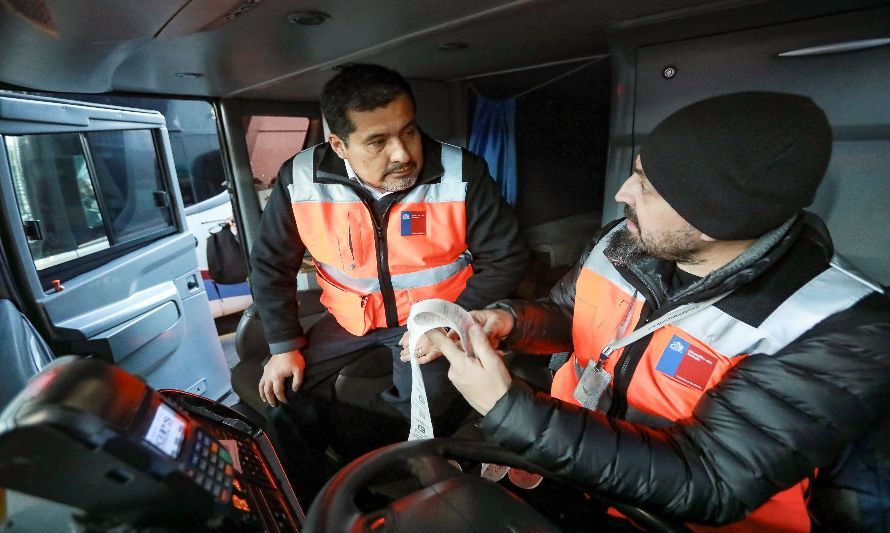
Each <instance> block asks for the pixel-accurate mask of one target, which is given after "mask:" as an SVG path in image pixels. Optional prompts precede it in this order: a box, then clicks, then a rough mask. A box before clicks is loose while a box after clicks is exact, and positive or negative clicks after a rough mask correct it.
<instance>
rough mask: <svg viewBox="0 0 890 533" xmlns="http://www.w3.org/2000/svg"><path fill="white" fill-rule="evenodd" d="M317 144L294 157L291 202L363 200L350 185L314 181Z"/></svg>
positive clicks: (289, 189) (289, 187)
mask: <svg viewBox="0 0 890 533" xmlns="http://www.w3.org/2000/svg"><path fill="white" fill-rule="evenodd" d="M316 148H317V146H314V147H312V148H307V149H305V150H303V151H302V152H300V153H299V154H297V155H296V157H294V160H293V164H292V165H291V174H292V175H293V183H291V184H290V185H288V186H287V192H288V194H289V195H290V201H291V203H300V202H325V203H348V202H361V198H359V197H358V195H357V194H355V191H353V190H352V189H351V188H349V187H345V186H343V185H337V184H330V183H313V180H312V173H313V169H312V167H313V164H312V163H313V158H314V154H315V149H316Z"/></svg>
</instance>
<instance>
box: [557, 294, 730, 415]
mask: <svg viewBox="0 0 890 533" xmlns="http://www.w3.org/2000/svg"><path fill="white" fill-rule="evenodd" d="M730 292H731V291H730ZM728 295H729V292H725V293H723V294H720V295H718V296H714V297H713V298H710V299H707V300H704V301H701V302H696V303H690V304H686V305H681V306H680V307H677V308H676V309H674V310H673V311H671V312H670V313H667V314H665V315H664V316H662V317H661V318H659V319H658V320H654V321H652V322H649V323H648V324H646V325H644V326H643V327H641V328H639V329H637V330H636V331H634V332H632V333H630V334H628V335H625V336H623V337H619V338H616V339H615V340H614V341H612V342H610V343H609V344H607V345H606V347H605V348H603V351H602V353H600V356H599V358H598V359H597V361H596V363H594V364H588V365H587V366H586V367H585V368H584V369H583V370H581V365H580V364H579V363H578V359H577V356H575V357H573V359H574V361H573V363H574V365H575V374H576V375H577V376H578V384H577V385H576V386H575V390H574V391H572V396H574V397H575V399H576V400H578V403H580V404H581V405H582V406H583V407H584V408H585V409H590V410H591V411H592V410H595V409H596V408H597V406H598V405H599V403H600V398H602V396H603V393H604V392H605V391H606V387H608V386H609V383H611V382H612V374H610V373H609V372H607V371H606V369H605V368H604V366H605V365H606V361H608V360H609V355H611V353H612V352H614V351H615V350H617V349H618V348H623V347H625V346H627V345H628V344H631V343H634V342H636V341H638V340H640V339H642V338H643V337H645V336H646V335H648V334H650V333H652V332H653V331H655V330H656V329H658V328H660V327H661V326H664V325H665V324H668V323H670V322H674V321H677V320H681V319H683V318H686V317H689V316H692V315H694V314H695V313H697V312H699V311H701V310H702V309H705V308H707V307H710V306H711V305H713V304H715V303H717V301H719V300H721V299H723V298H725V297H726V296H728ZM634 298H636V295H634ZM632 310H633V305H631V306H630V308H629V309H628V311H627V316H625V318H624V322H623V323H622V324H621V326H619V327H618V330H619V332H620V331H627V326H628V324H629V322H630V318H631V315H632V314H633V313H632Z"/></svg>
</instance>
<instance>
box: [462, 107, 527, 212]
mask: <svg viewBox="0 0 890 533" xmlns="http://www.w3.org/2000/svg"><path fill="white" fill-rule="evenodd" d="M469 148H470V151H471V152H473V153H475V154H478V155H480V156H482V157H484V158H485V161H486V162H487V163H488V170H489V171H490V172H491V175H492V177H494V179H495V181H496V182H497V183H498V184H499V185H500V187H501V194H502V195H503V196H504V199H506V200H507V202H508V203H509V204H510V205H516V99H515V98H508V99H506V100H490V99H488V98H485V97H483V96H479V97H478V98H477V100H476V112H475V114H474V115H473V130H472V131H471V132H470V146H469Z"/></svg>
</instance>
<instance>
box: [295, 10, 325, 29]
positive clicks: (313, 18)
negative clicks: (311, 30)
mask: <svg viewBox="0 0 890 533" xmlns="http://www.w3.org/2000/svg"><path fill="white" fill-rule="evenodd" d="M329 18H331V16H330V15H328V14H327V13H322V12H321V11H298V12H297V13H291V14H290V15H288V16H287V21H288V22H290V23H291V24H302V25H303V26H318V25H319V24H321V23H323V22H324V21H326V20H328V19H329Z"/></svg>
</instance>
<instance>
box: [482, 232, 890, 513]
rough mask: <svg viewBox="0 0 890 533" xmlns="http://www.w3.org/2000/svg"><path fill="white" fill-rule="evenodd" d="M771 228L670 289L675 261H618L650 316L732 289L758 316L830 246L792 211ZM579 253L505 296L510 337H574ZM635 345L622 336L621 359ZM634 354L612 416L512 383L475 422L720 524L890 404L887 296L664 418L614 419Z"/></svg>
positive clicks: (561, 463)
mask: <svg viewBox="0 0 890 533" xmlns="http://www.w3.org/2000/svg"><path fill="white" fill-rule="evenodd" d="M608 229H609V228H605V230H608ZM605 230H604V231H603V232H601V234H600V235H599V236H597V239H599V238H600V237H601V236H602V235H604V234H605V232H606V231H605ZM768 237H770V239H768V241H771V242H764V240H763V239H762V240H761V241H758V243H757V244H755V249H754V250H752V253H746V254H743V256H742V257H740V258H739V260H736V261H734V262H733V263H731V264H730V265H728V266H727V267H724V268H723V269H721V270H718V271H715V272H714V273H712V274H711V275H709V276H707V277H705V278H703V279H702V280H700V281H699V282H697V283H695V284H693V285H692V286H690V287H688V288H686V289H685V290H681V291H680V292H679V293H678V294H675V295H671V296H670V297H668V296H667V291H665V290H664V287H665V284H664V280H665V273H666V272H669V270H670V268H671V265H669V264H666V263H664V262H660V261H655V260H650V261H647V262H645V263H641V264H637V265H633V266H631V267H630V268H619V271H621V273H622V275H623V276H624V277H625V279H627V280H628V282H630V283H631V284H633V285H634V286H635V287H643V288H645V289H647V290H646V291H645V292H644V294H646V296H647V301H648V308H649V309H648V310H647V311H644V312H649V313H650V317H654V316H656V315H660V314H663V313H664V312H666V311H668V310H669V309H671V308H673V307H674V306H675V305H679V304H681V303H685V302H689V301H697V300H701V299H705V298H707V297H708V295H709V294H714V291H721V292H722V291H725V290H727V289H729V288H735V291H734V292H733V294H732V295H731V296H730V297H728V298H725V299H724V300H721V301H720V302H719V303H718V304H717V305H718V307H720V308H721V310H723V311H726V312H728V313H731V314H733V315H734V316H736V317H737V318H738V317H743V319H744V320H746V321H747V322H748V323H751V324H754V325H756V324H757V321H758V320H762V319H763V317H765V316H766V315H768V314H769V313H771V312H772V311H773V310H775V308H776V307H777V305H778V303H780V302H781V301H783V300H784V299H785V298H787V296H789V295H790V294H791V293H793V292H794V291H795V290H796V289H797V288H799V287H800V286H802V285H803V284H804V283H806V282H807V281H808V280H810V279H812V278H813V277H814V276H815V275H816V274H818V273H819V272H821V271H822V270H824V269H825V268H827V266H828V261H829V259H830V257H831V245H830V244H829V243H828V242H826V241H825V240H824V239H823V238H821V237H820V235H819V233H818V232H817V231H815V230H814V229H813V228H812V227H810V226H807V225H805V224H804V223H803V222H802V221H800V220H798V221H796V222H795V223H794V224H792V225H790V226H789V227H785V228H783V229H781V230H780V231H777V232H774V234H773V235H772V236H768ZM595 240H596V239H595ZM591 248H592V246H591ZM588 253H589V252H588ZM585 258H586V254H585V257H582V259H581V261H580V262H579V265H578V267H576V269H575V270H574V271H572V272H570V273H569V274H567V276H566V277H565V278H564V279H563V280H561V281H560V283H559V284H557V286H556V287H554V289H553V291H552V293H551V295H550V297H549V299H547V300H545V301H542V302H538V303H529V302H518V301H508V302H501V304H500V305H501V306H507V307H509V308H511V309H512V311H513V312H514V313H515V314H516V317H517V321H516V324H517V325H516V328H515V329H514V331H513V333H512V334H511V335H510V337H509V338H508V339H506V342H508V344H509V346H510V347H512V348H514V349H519V350H523V351H527V352H532V353H550V352H556V351H562V350H568V349H571V346H570V339H571V312H572V307H573V304H574V297H575V295H574V289H575V281H576V280H577V277H578V274H579V272H580V265H581V264H583V262H584V259H585ZM649 289H651V290H649ZM638 342H639V343H644V344H645V343H646V342H648V341H647V339H645V338H644V339H642V340H640V341H638ZM639 351H640V349H639V347H636V348H635V347H634V345H630V346H628V348H626V349H625V352H624V354H623V355H622V358H624V357H629V358H631V359H632V358H633V357H634V356H633V354H634V353H639ZM629 363H630V364H628V365H626V366H627V367H628V368H629V369H630V370H629V375H627V376H623V377H622V376H620V375H619V376H616V377H615V388H614V395H615V397H616V398H615V399H614V400H613V402H612V406H611V408H610V409H609V413H608V415H607V414H604V413H601V412H592V411H588V410H584V409H581V408H578V407H576V406H573V405H569V404H566V403H563V402H560V401H558V400H555V399H553V398H550V397H549V396H545V395H535V394H533V393H532V392H531V391H530V390H529V389H527V388H525V387H524V386H522V385H520V384H514V385H513V386H511V388H510V390H509V391H508V392H507V394H506V395H505V396H504V397H502V398H501V399H500V400H499V401H498V402H497V404H496V405H495V406H494V408H493V409H492V410H491V411H490V412H489V413H488V414H487V415H486V416H485V417H484V418H483V419H482V421H481V423H480V428H481V429H482V430H483V431H484V432H485V433H486V435H487V436H488V437H489V438H490V439H491V440H494V441H496V442H499V443H501V444H503V445H504V446H506V447H508V448H510V449H513V450H515V451H518V452H520V453H521V454H523V455H524V456H525V457H526V458H527V459H528V460H530V461H532V462H534V463H536V464H538V465H540V466H542V467H543V468H545V469H547V470H550V471H552V472H554V473H556V474H559V475H562V476H565V477H568V478H571V479H574V480H576V481H578V482H581V483H582V484H584V485H586V486H589V487H591V488H593V489H594V490H596V491H598V492H599V493H601V494H603V495H607V496H610V497H612V498H614V499H617V500H623V501H627V502H631V503H634V504H637V505H642V506H644V507H646V508H647V509H649V510H651V511H654V512H656V513H660V514H663V515H665V516H670V517H674V518H677V519H681V520H684V521H690V522H698V523H706V524H725V523H729V522H733V521H736V520H739V519H741V518H743V517H744V516H745V515H746V514H747V513H749V512H751V511H752V510H754V509H756V508H757V507H759V506H760V505H761V504H763V503H764V502H765V501H766V500H768V499H769V498H770V497H772V496H773V495H774V494H776V493H777V492H779V491H781V490H783V489H786V488H788V487H791V486H792V485H794V484H796V483H798V482H800V481H801V480H802V479H804V478H805V477H807V476H809V475H812V474H813V470H814V469H815V468H817V467H826V466H829V465H831V464H832V463H833V462H835V461H836V460H837V459H838V457H839V456H840V455H841V453H842V451H843V450H844V449H845V448H846V447H847V446H848V445H850V444H851V443H852V442H854V441H856V440H857V439H859V438H860V437H862V436H863V435H864V434H866V433H867V432H868V431H869V430H870V429H872V428H874V427H875V426H876V425H877V424H878V422H879V421H880V420H881V419H882V418H884V417H886V416H887V414H888V412H890V300H888V299H887V298H886V297H885V296H884V295H882V294H879V293H877V292H874V293H872V294H870V295H869V296H866V297H864V298H863V299H861V300H859V301H858V302H857V303H856V304H854V305H853V306H852V307H849V308H847V309H846V310H844V311H842V312H840V313H837V314H835V315H832V316H830V317H828V318H827V319H825V320H823V321H822V322H820V323H819V324H817V325H816V326H815V327H813V328H812V329H810V330H809V331H807V332H806V333H805V334H803V335H801V336H800V337H798V338H797V339H796V340H795V341H793V342H792V343H791V344H789V345H787V346H785V347H784V348H783V349H781V350H780V351H778V352H777V353H775V354H773V355H764V354H751V355H749V356H748V357H746V358H745V359H744V360H743V361H742V362H741V363H739V364H738V365H737V366H735V367H734V368H733V369H732V370H731V371H730V372H728V373H727V374H726V375H725V376H724V379H723V380H722V381H721V382H720V383H719V384H718V385H717V386H716V387H714V388H713V389H711V390H709V391H708V392H707V393H706V394H705V395H703V396H702V398H701V400H700V401H699V403H698V404H697V406H696V408H695V410H694V412H693V414H692V416H691V417H689V418H688V419H685V420H678V421H675V422H673V423H671V422H667V421H665V423H664V424H652V423H651V421H648V422H647V423H645V424H644V423H641V422H633V421H630V420H623V418H630V419H632V418H633V416H632V414H631V416H627V408H626V403H624V402H623V401H622V394H623V391H624V392H626V390H627V384H628V383H629V381H630V380H631V379H632V377H633V369H634V368H635V365H634V364H633V361H632V360H630V361H629ZM622 366H623V365H622V363H621V360H619V362H618V363H617V365H616V368H620V367H622Z"/></svg>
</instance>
